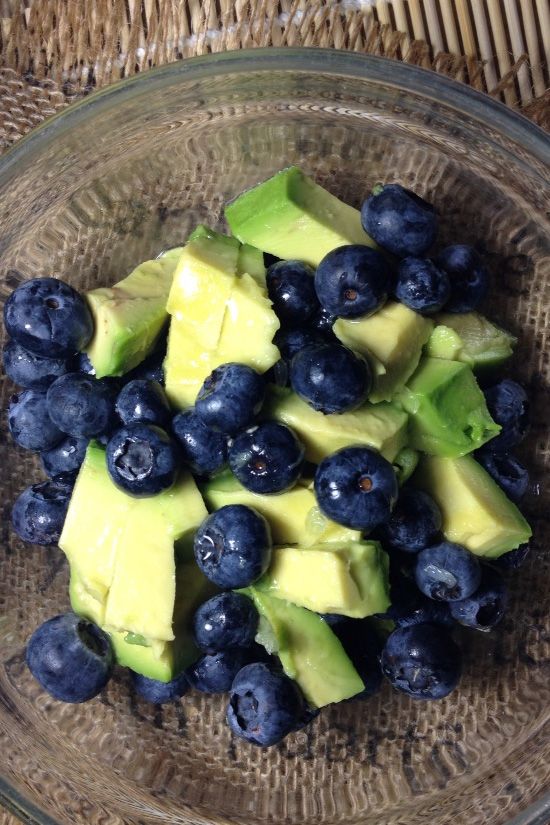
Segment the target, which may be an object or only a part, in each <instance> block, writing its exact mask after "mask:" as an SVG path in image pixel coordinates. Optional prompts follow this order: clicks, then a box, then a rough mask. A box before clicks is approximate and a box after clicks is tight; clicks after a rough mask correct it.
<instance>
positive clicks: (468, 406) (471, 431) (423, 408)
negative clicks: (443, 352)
mask: <svg viewBox="0 0 550 825" xmlns="http://www.w3.org/2000/svg"><path fill="white" fill-rule="evenodd" d="M399 401H400V402H401V403H402V404H403V407H404V409H405V410H406V411H407V412H408V414H409V446H411V447H413V448H414V449H416V450H422V451H423V452H425V453H429V454H430V455H441V456H447V457H449V458H456V457H457V456H461V455H466V454H467V453H470V452H472V450H477V449H478V447H481V446H482V445H483V444H485V443H486V442H487V441H489V440H490V439H491V438H494V437H495V436H496V435H498V433H499V432H500V426H499V425H498V424H496V423H495V422H494V421H493V419H492V418H491V416H490V414H489V411H488V409H487V405H486V403H485V398H484V396H483V393H482V392H481V390H480V389H479V387H478V385H477V382H476V380H475V378H474V374H473V372H472V370H471V369H470V367H468V366H467V365H466V364H463V363H460V362H458V361H449V360H447V359H443V358H423V359H422V361H421V362H420V366H419V367H418V369H417V371H416V372H415V374H414V375H413V377H412V378H411V379H410V381H409V383H408V385H407V386H406V387H405V389H404V390H403V391H402V392H401V393H400V395H399Z"/></svg>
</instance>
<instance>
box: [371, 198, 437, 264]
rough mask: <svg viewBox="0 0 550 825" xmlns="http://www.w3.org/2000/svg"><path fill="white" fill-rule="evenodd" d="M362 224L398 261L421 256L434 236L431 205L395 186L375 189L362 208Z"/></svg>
mask: <svg viewBox="0 0 550 825" xmlns="http://www.w3.org/2000/svg"><path fill="white" fill-rule="evenodd" d="M361 223H362V224H363V229H364V230H365V232H367V233H368V234H369V235H370V236H371V238H373V239H374V240H375V241H376V243H378V244H380V246H382V247H384V249H387V250H388V251H389V252H393V254H394V255H399V257H401V258H404V257H406V256H407V255H423V254H424V253H425V252H427V251H428V249H429V248H430V246H431V245H432V244H433V242H434V241H435V238H436V235H437V216H436V214H435V210H434V208H433V206H432V205H431V204H430V203H428V202H427V201H425V200H423V198H421V197H419V196H418V195H416V194H415V193H414V192H411V191H410V190H409V189H404V188H403V187H402V186H400V185H399V184H398V183H389V184H386V186H380V187H377V188H376V190H375V192H374V194H372V195H371V196H370V197H368V198H367V200H366V201H365V202H364V203H363V206H362V207H361Z"/></svg>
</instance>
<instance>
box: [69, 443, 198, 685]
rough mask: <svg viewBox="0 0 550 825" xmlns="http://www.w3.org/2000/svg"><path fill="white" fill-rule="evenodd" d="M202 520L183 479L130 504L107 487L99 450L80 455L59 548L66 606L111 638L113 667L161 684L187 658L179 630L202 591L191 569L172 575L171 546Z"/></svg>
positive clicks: (184, 632) (191, 486)
mask: <svg viewBox="0 0 550 825" xmlns="http://www.w3.org/2000/svg"><path fill="white" fill-rule="evenodd" d="M89 513H91V514H89ZM98 513H99V516H98ZM206 515H207V511H206V507H205V506H204V502H203V501H202V497H201V496H200V493H199V492H198V490H197V488H196V486H195V483H194V481H193V479H192V477H191V476H190V475H189V474H187V473H183V474H182V475H181V476H180V478H179V479H178V480H177V482H176V484H175V485H174V486H173V487H172V488H171V489H170V490H167V491H165V492H163V493H160V494H159V495H158V496H154V497H151V498H147V499H136V498H132V497H130V496H128V495H126V493H123V492H122V491H121V490H119V489H118V488H117V487H116V486H115V485H114V484H113V482H112V481H111V479H110V477H109V475H108V472H107V468H106V462H105V452H104V450H103V449H102V448H101V447H100V446H99V445H98V444H96V443H95V442H92V443H91V444H90V446H89V447H88V450H87V453H86V458H85V460H84V463H83V465H82V467H81V470H80V472H79V475H78V478H77V481H76V484H75V488H74V491H73V496H72V498H71V502H70V505H69V510H68V513H67V518H66V520H65V525H64V528H63V533H62V535H61V538H60V541H59V546H60V547H61V549H62V550H63V551H64V552H65V554H66V555H67V558H68V560H69V563H70V568H71V585H70V595H71V604H72V606H73V609H74V610H75V611H76V612H77V613H81V614H82V615H85V616H88V617H89V618H90V619H91V620H92V621H94V622H96V623H97V624H99V625H100V626H101V627H103V629H104V630H106V632H108V633H109V634H110V635H111V637H112V639H113V645H114V648H115V653H116V656H117V660H118V661H119V662H120V663H121V664H127V665H128V666H129V667H132V668H133V669H135V670H137V671H138V672H140V673H143V674H144V675H146V676H150V677H151V678H155V679H157V678H158V679H161V680H163V681H169V680H170V679H171V678H173V675H174V668H175V667H179V666H180V664H181V662H182V661H184V660H185V661H186V662H187V663H188V661H192V658H191V659H189V656H192V655H194V653H195V651H194V647H193V645H192V643H191V637H190V636H189V631H188V629H187V627H186V626H184V625H185V622H186V621H187V618H188V614H189V611H190V610H191V609H192V608H193V609H194V606H196V604H197V598H196V594H197V591H198V590H200V591H201V592H206V590H208V589H209V584H208V582H207V581H206V579H205V578H204V577H203V576H202V574H201V573H200V571H199V572H198V573H197V572H195V571H198V568H196V565H195V564H194V563H193V564H189V563H187V564H185V563H182V564H181V565H178V566H177V568H176V563H175V555H174V543H175V542H176V541H177V542H182V541H185V540H187V541H189V537H190V536H191V535H192V534H193V533H194V531H195V530H196V528H197V527H198V525H199V524H200V523H201V522H202V521H203V519H204V518H205V517H206ZM199 601H200V599H199ZM128 638H129V639H133V640H134V643H133V644H132V643H131V642H130V641H128ZM140 638H141V639H143V642H144V644H136V643H135V640H136V639H138V640H139V639H140ZM187 660H188V661H187ZM181 666H185V665H181Z"/></svg>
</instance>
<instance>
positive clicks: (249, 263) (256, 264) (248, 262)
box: [237, 243, 267, 297]
mask: <svg viewBox="0 0 550 825" xmlns="http://www.w3.org/2000/svg"><path fill="white" fill-rule="evenodd" d="M237 273H238V274H239V275H245V274H246V275H250V277H251V278H254V280H255V281H256V283H257V284H258V286H259V287H261V289H263V290H265V295H266V297H267V285H266V281H265V273H266V270H265V264H264V253H263V252H262V251H261V250H260V249H256V247H255V246H250V244H247V243H243V244H242V246H241V248H240V249H239V258H238V260H237Z"/></svg>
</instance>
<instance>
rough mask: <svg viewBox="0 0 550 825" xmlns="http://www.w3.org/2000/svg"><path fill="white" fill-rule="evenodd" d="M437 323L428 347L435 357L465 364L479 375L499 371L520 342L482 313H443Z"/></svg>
mask: <svg viewBox="0 0 550 825" xmlns="http://www.w3.org/2000/svg"><path fill="white" fill-rule="evenodd" d="M435 321H436V323H437V326H436V327H435V329H434V331H433V332H432V334H431V336H430V339H429V341H428V344H427V347H426V354H427V355H429V356H431V357H434V358H449V359H450V360H452V361H463V362H464V363H465V364H468V366H470V367H471V368H472V369H473V370H474V371H476V370H481V369H488V368H492V367H498V366H500V365H501V364H503V363H504V362H505V361H507V360H508V358H510V357H511V356H512V355H513V352H514V347H515V345H516V343H517V338H515V337H514V336H513V335H512V334H511V333H510V332H507V331H506V330H505V329H502V328H501V327H499V326H497V325H496V324H494V323H493V322H492V321H489V319H488V318H486V317H485V316H484V315H481V314H480V313H479V312H464V313H454V312H445V313H439V314H438V315H436V316H435Z"/></svg>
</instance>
